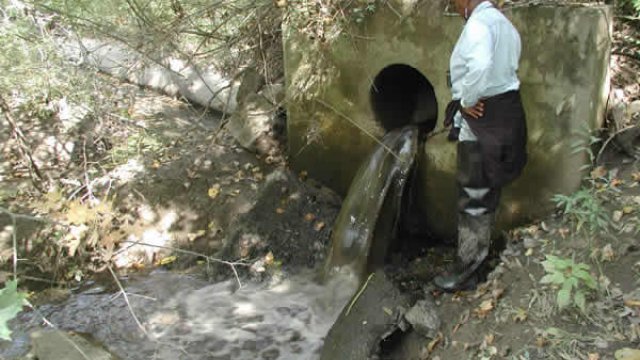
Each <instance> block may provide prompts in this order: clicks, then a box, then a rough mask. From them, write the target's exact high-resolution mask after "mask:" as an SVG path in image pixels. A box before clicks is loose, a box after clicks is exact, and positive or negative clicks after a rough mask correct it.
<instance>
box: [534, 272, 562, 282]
mask: <svg viewBox="0 0 640 360" xmlns="http://www.w3.org/2000/svg"><path fill="white" fill-rule="evenodd" d="M564 281H565V278H564V275H562V273H561V272H558V271H555V272H553V273H551V274H547V275H545V276H544V277H543V278H542V279H540V283H542V284H557V285H560V284H562V283H564Z"/></svg>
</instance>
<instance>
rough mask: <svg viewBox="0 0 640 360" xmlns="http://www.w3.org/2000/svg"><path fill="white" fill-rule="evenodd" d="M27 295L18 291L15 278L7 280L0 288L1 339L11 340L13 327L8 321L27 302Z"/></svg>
mask: <svg viewBox="0 0 640 360" xmlns="http://www.w3.org/2000/svg"><path fill="white" fill-rule="evenodd" d="M25 298H26V296H25V295H24V294H23V293H21V292H19V291H18V283H17V282H16V281H15V280H12V281H7V282H6V284H5V286H4V289H0V339H3V340H8V341H11V329H9V327H8V326H7V322H9V321H10V320H12V319H13V318H14V317H15V316H16V315H17V314H18V313H19V312H20V311H22V306H24V305H25V304H26V301H25Z"/></svg>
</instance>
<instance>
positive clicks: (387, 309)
mask: <svg viewBox="0 0 640 360" xmlns="http://www.w3.org/2000/svg"><path fill="white" fill-rule="evenodd" d="M382 311H384V313H385V314H387V315H389V316H393V311H391V309H389V308H388V307H382Z"/></svg>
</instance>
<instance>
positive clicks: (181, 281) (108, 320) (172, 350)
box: [0, 271, 357, 360]
mask: <svg viewBox="0 0 640 360" xmlns="http://www.w3.org/2000/svg"><path fill="white" fill-rule="evenodd" d="M312 277H313V274H312V273H308V274H298V275H296V276H293V277H290V278H288V279H284V280H281V281H274V282H272V283H270V284H265V283H247V284H244V286H243V287H242V288H241V289H240V290H238V291H235V292H233V291H232V290H233V289H234V288H235V287H236V284H235V280H232V281H226V282H221V283H216V284H207V283H206V282H205V281H203V280H200V279H198V278H196V277H192V276H187V275H178V274H173V273H169V272H161V271H157V272H154V273H152V274H150V275H149V276H147V277H145V278H141V279H138V280H132V281H130V283H129V284H128V285H126V292H127V294H128V299H129V301H130V304H131V309H132V310H133V312H134V313H135V314H136V316H137V317H138V319H139V320H140V322H141V324H142V326H143V327H144V329H145V331H146V332H147V334H148V335H147V336H145V335H144V334H143V332H142V330H141V329H140V328H139V327H138V325H137V324H136V322H135V320H134V318H133V316H132V315H131V311H130V309H129V308H128V306H127V304H126V302H125V300H124V298H123V297H122V296H118V295H117V293H116V294H114V293H105V292H102V289H101V288H100V287H96V288H92V289H90V290H87V291H85V292H82V293H79V294H76V295H73V296H71V297H70V298H69V299H68V300H67V301H65V302H64V303H63V304H59V305H46V306H43V307H41V308H40V309H39V311H38V312H27V313H23V314H22V315H20V317H19V319H18V321H19V324H18V325H17V326H14V329H15V330H14V331H15V332H16V335H17V336H15V337H14V338H15V341H14V342H13V343H12V344H11V346H9V347H4V348H3V349H2V350H0V358H2V359H5V358H7V359H10V358H19V355H22V354H23V353H24V351H26V350H28V344H29V338H28V333H29V332H32V331H35V330H36V329H39V328H43V327H44V326H43V322H42V317H46V318H47V320H48V321H50V322H51V323H53V324H56V325H57V326H58V327H59V328H60V329H61V330H64V331H73V332H78V333H84V334H90V335H91V336H92V337H93V339H94V340H95V341H96V342H98V343H101V344H102V345H103V346H104V347H105V348H106V349H107V350H108V351H110V352H111V353H112V354H114V355H116V356H117V357H120V358H121V359H145V360H146V359H213V360H218V359H219V360H222V359H228V360H231V359H234V360H254V359H279V360H294V359H300V360H305V359H309V360H310V359H317V358H318V357H319V355H318V354H319V351H320V350H321V346H322V342H323V338H324V336H325V335H326V333H327V331H328V330H329V328H330V327H331V325H332V324H333V323H334V321H335V319H336V317H337V316H338V313H339V312H340V311H341V310H342V308H343V307H344V305H345V304H346V302H347V301H348V300H349V298H350V297H351V296H352V295H353V293H354V290H355V287H356V286H357V282H356V279H355V277H353V276H350V275H348V274H342V275H339V276H337V277H335V278H334V279H332V280H331V281H329V282H328V283H326V284H325V285H324V286H320V285H318V284H317V283H314V282H313V281H311V280H310V279H311V278H312Z"/></svg>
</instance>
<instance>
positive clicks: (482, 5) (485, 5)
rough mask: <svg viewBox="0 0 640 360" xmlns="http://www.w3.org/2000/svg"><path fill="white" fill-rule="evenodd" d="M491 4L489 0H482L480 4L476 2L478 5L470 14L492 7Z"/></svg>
mask: <svg viewBox="0 0 640 360" xmlns="http://www.w3.org/2000/svg"><path fill="white" fill-rule="evenodd" d="M492 7H493V4H492V3H491V1H483V2H481V3H480V4H478V6H476V8H475V9H473V12H472V13H471V16H473V15H475V14H477V13H479V12H480V11H482V10H484V9H488V8H492ZM471 16H469V18H471Z"/></svg>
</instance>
